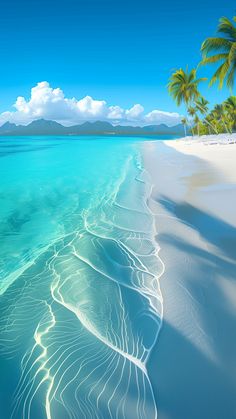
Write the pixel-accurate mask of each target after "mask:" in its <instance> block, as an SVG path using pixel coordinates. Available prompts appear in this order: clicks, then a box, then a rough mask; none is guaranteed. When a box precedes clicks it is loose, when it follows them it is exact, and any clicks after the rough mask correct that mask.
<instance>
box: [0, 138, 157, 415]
mask: <svg viewBox="0 0 236 419" xmlns="http://www.w3.org/2000/svg"><path fill="white" fill-rule="evenodd" d="M144 141H146V140H145V139H140V138H130V137H129V138H124V137H120V138H118V137H71V138H68V137H55V138H54V137H18V138H17V137H14V138H13V137H12V138H10V137H8V138H1V139H0V157H1V159H0V176H1V183H0V221H1V223H0V310H1V320H0V322H1V324H0V352H1V361H0V367H1V376H0V394H1V397H2V398H3V399H2V400H1V406H4V407H3V408H2V409H3V410H2V412H1V417H2V418H4V419H7V418H14V419H19V418H22V419H24V418H27V419H31V418H32V419H43V418H47V419H54V418H55V419H66V418H74V419H75V418H76V419H77V418H86V419H88V418H91V419H94V418H99V419H107V418H116V419H134V418H135V419H136V418H137V419H154V418H156V416H157V406H156V397H155V395H154V394H153V390H152V383H151V381H150V379H149V372H148V358H149V355H150V353H151V350H152V348H153V346H154V345H155V343H156V340H157V336H158V332H159V330H160V327H161V320H162V296H161V292H160V287H159V281H158V278H159V277H160V275H161V274H162V271H163V264H162V262H161V260H160V258H159V257H158V245H157V243H156V241H155V225H154V217H153V214H152V213H151V211H150V210H149V208H148V205H147V200H148V197H149V196H150V193H151V188H152V185H151V183H150V178H149V175H148V173H147V172H146V171H145V170H144V168H143V164H142V147H143V143H144Z"/></svg>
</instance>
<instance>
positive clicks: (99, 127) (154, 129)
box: [0, 119, 184, 136]
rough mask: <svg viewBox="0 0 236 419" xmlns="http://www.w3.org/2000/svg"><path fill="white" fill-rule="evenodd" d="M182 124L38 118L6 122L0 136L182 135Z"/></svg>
mask: <svg viewBox="0 0 236 419" xmlns="http://www.w3.org/2000/svg"><path fill="white" fill-rule="evenodd" d="M183 130H184V128H183V125H182V124H178V125H175V126H173V127H168V126H167V125H165V124H160V125H147V126H144V127H133V126H122V125H116V126H113V125H112V124H110V123H109V122H103V121H96V122H84V123H83V124H81V125H74V126H71V127H65V126H64V125H62V124H59V123H58V122H56V121H49V120H45V119H38V120H36V121H33V122H31V123H30V124H29V125H15V124H12V123H10V122H6V123H5V124H3V125H2V126H1V127H0V136H20V135H119V136H122V135H125V136H127V135H140V136H143V135H149V136H151V135H152V136H155V135H176V136H182V135H183Z"/></svg>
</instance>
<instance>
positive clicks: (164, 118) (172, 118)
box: [145, 109, 181, 126]
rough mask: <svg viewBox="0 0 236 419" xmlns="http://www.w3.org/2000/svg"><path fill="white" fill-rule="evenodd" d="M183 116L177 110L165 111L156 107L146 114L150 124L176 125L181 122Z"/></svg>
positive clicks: (146, 119)
mask: <svg viewBox="0 0 236 419" xmlns="http://www.w3.org/2000/svg"><path fill="white" fill-rule="evenodd" d="M180 120H181V116H180V115H179V114H178V113H176V112H164V111H158V110H156V109H154V110H153V111H151V112H149V113H148V114H147V115H145V121H146V122H147V123H149V124H166V125H169V126H171V125H176V124H179V122H180Z"/></svg>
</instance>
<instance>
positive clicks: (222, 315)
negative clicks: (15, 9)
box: [144, 134, 236, 419]
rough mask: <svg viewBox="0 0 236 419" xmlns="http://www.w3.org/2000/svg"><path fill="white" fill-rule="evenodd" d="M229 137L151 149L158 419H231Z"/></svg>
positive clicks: (234, 228) (234, 372)
mask: <svg viewBox="0 0 236 419" xmlns="http://www.w3.org/2000/svg"><path fill="white" fill-rule="evenodd" d="M235 142H236V135H235V134H234V135H219V136H206V137H201V138H200V139H196V138H195V139H191V138H187V139H181V140H175V141H164V142H148V143H147V144H146V145H145V150H144V162H145V165H146V168H147V170H148V171H149V173H150V174H151V176H152V181H153V183H154V188H153V192H152V196H151V199H150V202H149V205H150V208H151V210H152V211H153V213H154V214H155V218H156V229H157V233H158V234H157V238H156V239H157V242H158V244H159V245H160V247H161V250H160V253H159V255H160V257H161V259H162V261H163V263H164V264H165V272H164V274H163V276H162V277H161V279H160V282H161V291H162V295H163V301H164V317H163V324H162V329H161V332H160V335H159V338H158V342H157V345H156V348H155V349H154V351H153V354H152V356H151V359H150V362H149V371H150V375H151V379H152V382H153V383H154V392H155V395H156V402H157V406H158V418H159V419H235V417H236V332H235V324H236V211H235V206H236V169H235V167H236V166H235V162H236V144H235Z"/></svg>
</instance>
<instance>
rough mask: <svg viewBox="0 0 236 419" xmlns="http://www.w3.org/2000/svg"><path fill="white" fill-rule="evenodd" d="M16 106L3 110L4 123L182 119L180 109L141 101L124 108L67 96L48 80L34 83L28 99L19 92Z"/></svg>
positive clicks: (141, 122) (0, 118) (173, 121)
mask: <svg viewBox="0 0 236 419" xmlns="http://www.w3.org/2000/svg"><path fill="white" fill-rule="evenodd" d="M13 106H14V108H15V110H14V111H12V112H10V111H6V112H3V113H2V114H0V125H2V124H4V123H5V122H7V121H9V122H12V123H16V124H23V125H27V124H28V123H30V122H32V121H34V120H36V119H40V118H44V119H52V120H54V121H58V122H61V123H64V124H65V125H72V124H75V123H82V122H84V121H96V120H103V121H110V122H112V123H124V124H128V123H130V124H132V125H147V124H160V123H165V124H167V125H169V126H171V125H175V124H177V123H179V122H180V119H181V117H180V115H179V114H178V113H169V112H164V111H160V110H153V111H151V112H149V113H147V114H145V113H144V107H143V106H142V105H140V104H135V105H133V106H132V107H131V108H130V109H123V108H121V107H120V106H118V105H116V106H114V105H112V106H109V105H108V104H107V102H106V101H105V100H95V99H93V98H92V97H91V96H85V97H84V98H82V99H79V100H78V99H76V98H66V97H65V95H64V92H63V91H62V90H61V89H60V88H55V89H54V88H52V87H51V86H50V85H49V83H48V82H47V81H43V82H40V83H38V84H37V85H36V86H34V87H33V88H32V89H31V95H30V98H29V99H28V100H27V99H26V98H24V97H22V96H19V97H18V98H17V99H16V102H15V104H14V105H13Z"/></svg>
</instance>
